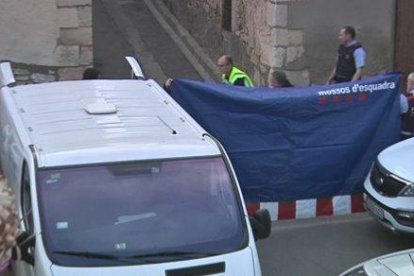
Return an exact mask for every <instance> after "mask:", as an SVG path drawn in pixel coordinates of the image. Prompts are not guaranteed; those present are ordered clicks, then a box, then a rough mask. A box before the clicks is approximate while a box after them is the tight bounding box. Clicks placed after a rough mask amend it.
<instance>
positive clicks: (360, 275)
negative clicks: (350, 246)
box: [343, 265, 368, 276]
mask: <svg viewBox="0 0 414 276" xmlns="http://www.w3.org/2000/svg"><path fill="white" fill-rule="evenodd" d="M343 276H368V274H367V272H366V271H365V269H364V265H360V266H358V267H356V268H354V269H352V270H351V271H348V272H346V273H344V274H343Z"/></svg>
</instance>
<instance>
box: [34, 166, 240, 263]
mask: <svg viewBox="0 0 414 276" xmlns="http://www.w3.org/2000/svg"><path fill="white" fill-rule="evenodd" d="M237 196H238V195H237V191H236V190H235V186H234V184H233V183H232V181H231V178H230V176H229V173H228V171H227V168H226V166H225V163H224V161H223V160H222V159H221V158H204V159H191V160H173V161H171V160H168V161H162V160H161V161H155V162H139V163H128V164H125V163H124V164H114V165H102V166H90V167H78V168H64V169H50V170H43V171H41V172H40V173H39V199H40V204H41V218H42V227H43V229H42V235H43V240H44V241H45V246H46V250H47V252H48V255H49V257H50V258H51V259H52V261H53V262H54V263H57V264H60V265H64V266H96V265H106V266H107V265H125V263H124V262H122V261H120V262H117V261H114V259H113V258H109V259H105V258H98V257H97V256H95V257H96V258H95V257H91V254H90V253H91V252H92V253H99V254H101V255H102V254H106V255H103V256H107V255H108V256H117V257H120V258H126V259H128V260H129V261H132V262H136V263H140V262H141V261H143V259H142V258H141V259H140V258H139V257H138V258H137V257H135V258H132V259H129V257H131V256H142V255H147V257H148V256H151V255H157V254H159V253H168V252H198V253H200V254H198V255H197V254H195V255H193V256H190V255H188V256H187V255H185V254H184V255H181V256H180V260H181V259H186V258H187V257H188V258H192V257H203V254H211V255H214V254H222V253H227V252H232V251H236V250H239V249H241V248H242V247H243V246H246V244H247V230H246V226H245V224H244V223H243V222H242V219H243V215H242V211H241V207H240V203H239V200H238V199H237ZM62 252H63V253H62ZM65 252H66V253H69V254H65ZM82 252H83V253H86V252H87V254H86V255H88V257H86V256H85V254H82ZM78 253H79V254H78ZM95 255H96V254H95ZM172 260H176V259H175V258H171V256H169V255H168V254H165V256H164V257H160V256H158V257H156V258H154V259H152V258H151V260H148V259H147V258H144V261H150V262H151V263H153V262H167V261H172Z"/></svg>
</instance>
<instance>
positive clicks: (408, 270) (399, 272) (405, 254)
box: [340, 249, 414, 276]
mask: <svg viewBox="0 0 414 276" xmlns="http://www.w3.org/2000/svg"><path fill="white" fill-rule="evenodd" d="M413 260H414V250H413V249H410V250H405V251H400V252H396V253H392V254H389V255H385V256H381V257H377V258H375V259H372V260H369V261H367V262H364V263H362V264H359V265H357V266H355V267H353V268H351V269H349V270H347V271H346V272H344V273H342V274H341V275H340V276H412V275H414V261H413Z"/></svg>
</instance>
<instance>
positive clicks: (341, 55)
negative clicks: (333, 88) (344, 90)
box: [327, 26, 366, 84]
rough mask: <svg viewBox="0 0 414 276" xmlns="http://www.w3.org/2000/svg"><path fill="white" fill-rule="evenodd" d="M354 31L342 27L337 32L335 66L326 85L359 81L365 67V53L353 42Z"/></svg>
mask: <svg viewBox="0 0 414 276" xmlns="http://www.w3.org/2000/svg"><path fill="white" fill-rule="evenodd" d="M355 37H356V33H355V29H354V28H353V27H351V26H346V27H343V28H342V29H341V30H340V32H339V37H338V39H339V42H340V44H341V45H340V46H339V49H338V57H337V60H336V66H335V68H334V69H333V70H332V73H331V75H330V76H329V78H328V81H327V83H328V84H330V83H341V82H348V81H357V80H359V79H361V76H362V69H363V68H364V66H365V59H366V52H365V50H364V48H362V45H361V44H360V43H358V42H357V41H356V40H355Z"/></svg>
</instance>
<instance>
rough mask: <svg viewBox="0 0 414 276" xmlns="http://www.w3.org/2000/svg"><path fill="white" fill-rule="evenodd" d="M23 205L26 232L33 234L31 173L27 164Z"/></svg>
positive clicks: (23, 185)
mask: <svg viewBox="0 0 414 276" xmlns="http://www.w3.org/2000/svg"><path fill="white" fill-rule="evenodd" d="M21 205H22V213H23V222H24V227H25V230H26V232H28V233H29V234H32V233H33V232H34V229H33V213H32V196H31V193H30V171H29V167H28V166H27V163H24V165H23V172H22V186H21Z"/></svg>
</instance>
